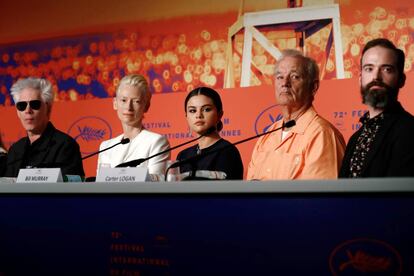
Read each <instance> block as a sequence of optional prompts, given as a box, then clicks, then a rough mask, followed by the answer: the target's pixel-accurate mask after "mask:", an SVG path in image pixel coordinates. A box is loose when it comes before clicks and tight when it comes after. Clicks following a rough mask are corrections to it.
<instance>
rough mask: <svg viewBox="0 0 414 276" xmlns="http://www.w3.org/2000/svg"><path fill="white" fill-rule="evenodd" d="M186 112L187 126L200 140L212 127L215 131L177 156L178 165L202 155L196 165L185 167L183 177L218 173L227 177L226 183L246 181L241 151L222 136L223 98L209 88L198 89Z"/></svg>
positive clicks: (188, 97)
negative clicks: (190, 173) (200, 172)
mask: <svg viewBox="0 0 414 276" xmlns="http://www.w3.org/2000/svg"><path fill="white" fill-rule="evenodd" d="M184 110H185V117H186V118H187V123H188V126H189V128H190V129H191V131H192V132H193V133H195V134H196V135H197V136H201V135H204V134H205V133H206V132H207V130H209V129H211V128H212V127H215V128H216V129H215V131H212V132H211V133H209V134H207V135H204V136H203V137H201V138H200V139H199V140H198V143H197V144H196V145H194V146H192V147H189V148H187V149H185V150H183V151H181V152H180V153H179V154H178V156H177V160H178V161H183V160H186V159H188V158H192V157H195V156H197V155H201V156H200V158H195V159H194V161H193V162H186V163H183V164H182V165H181V166H180V173H184V172H194V171H199V170H205V171H219V172H224V173H225V174H226V177H225V178H226V179H243V162H242V160H241V157H240V153H239V151H238V150H237V148H236V147H235V146H232V145H231V143H230V142H228V141H226V140H224V139H223V138H221V137H220V134H219V131H220V130H221V129H222V128H223V123H222V122H221V118H222V117H223V104H222V102H221V98H220V95H219V94H218V93H217V92H216V91H215V90H213V89H211V88H208V87H199V88H196V89H194V90H193V91H191V92H190V93H189V94H188V95H187V97H186V99H185V102H184ZM209 152H211V153H209ZM206 178H208V177H206Z"/></svg>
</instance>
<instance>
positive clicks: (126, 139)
mask: <svg viewBox="0 0 414 276" xmlns="http://www.w3.org/2000/svg"><path fill="white" fill-rule="evenodd" d="M129 142H130V140H129V138H122V139H121V141H120V142H118V143H116V144H115V145H112V146H110V147H107V148H106V149H103V150H100V151H97V152H93V153H91V154H89V155H87V156H85V157H82V160H85V159H87V158H89V157H92V156H94V155H97V154H99V153H101V152H104V151H107V150H109V149H112V148H113V147H116V146H118V145H125V144H128V143H129Z"/></svg>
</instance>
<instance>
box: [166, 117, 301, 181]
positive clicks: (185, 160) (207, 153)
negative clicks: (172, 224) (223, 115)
mask: <svg viewBox="0 0 414 276" xmlns="http://www.w3.org/2000/svg"><path fill="white" fill-rule="evenodd" d="M294 125H296V122H295V120H290V121H287V122H286V123H283V125H282V126H281V127H278V128H275V129H273V130H269V131H266V132H263V133H261V134H257V135H255V136H252V137H249V138H246V139H243V140H240V141H237V142H235V143H232V144H229V145H226V146H224V147H221V148H218V149H216V150H212V151H207V152H203V153H201V154H199V155H195V156H192V157H189V158H187V159H184V160H181V161H178V162H175V163H173V164H171V166H169V167H168V168H167V170H166V172H165V178H166V177H167V173H168V170H169V169H173V168H176V167H179V166H181V165H183V164H186V163H190V162H194V161H197V160H199V159H201V158H204V157H205V156H207V155H210V154H213V153H216V152H219V151H222V150H225V149H227V148H229V147H232V146H235V145H238V144H241V143H244V142H247V141H250V140H253V139H256V138H259V137H261V136H264V135H267V134H270V133H272V132H275V131H278V130H281V129H283V128H285V127H286V128H289V127H293V126H294Z"/></svg>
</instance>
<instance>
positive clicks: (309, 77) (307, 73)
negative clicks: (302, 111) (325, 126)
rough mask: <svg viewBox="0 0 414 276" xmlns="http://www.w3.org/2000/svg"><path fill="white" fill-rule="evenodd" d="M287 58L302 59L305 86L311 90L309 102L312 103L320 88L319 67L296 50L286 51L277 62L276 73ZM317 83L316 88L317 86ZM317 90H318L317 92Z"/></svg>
mask: <svg viewBox="0 0 414 276" xmlns="http://www.w3.org/2000/svg"><path fill="white" fill-rule="evenodd" d="M286 57H293V58H297V59H300V60H301V61H302V65H303V66H302V70H303V72H302V73H303V79H304V81H305V85H306V86H307V88H308V89H309V93H310V95H309V97H310V98H309V100H310V103H312V102H313V100H314V93H311V92H316V91H317V90H318V88H319V67H318V64H317V63H316V61H315V60H314V59H312V58H310V57H307V56H305V55H304V54H303V53H302V52H300V51H298V50H295V49H286V50H283V51H282V56H281V57H280V59H279V60H278V61H277V62H276V66H275V73H277V71H278V68H279V64H280V62H281V61H282V60H283V59H284V58H286ZM315 82H316V86H315ZM315 89H316V90H315Z"/></svg>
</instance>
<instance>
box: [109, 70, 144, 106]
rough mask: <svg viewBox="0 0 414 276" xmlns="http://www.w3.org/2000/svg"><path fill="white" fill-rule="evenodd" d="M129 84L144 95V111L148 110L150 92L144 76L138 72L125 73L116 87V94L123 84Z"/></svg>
mask: <svg viewBox="0 0 414 276" xmlns="http://www.w3.org/2000/svg"><path fill="white" fill-rule="evenodd" d="M125 85H129V86H132V87H136V88H138V89H139V91H141V93H142V94H143V96H144V99H145V104H146V108H145V111H148V109H149V107H150V103H151V96H152V94H151V92H150V91H149V87H148V82H147V80H146V79H145V77H144V76H142V75H138V74H131V75H126V76H125V77H123V78H122V79H121V81H120V82H119V85H118V87H117V89H116V95H117V96H118V93H119V91H120V90H121V89H122V87H123V86H125Z"/></svg>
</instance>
